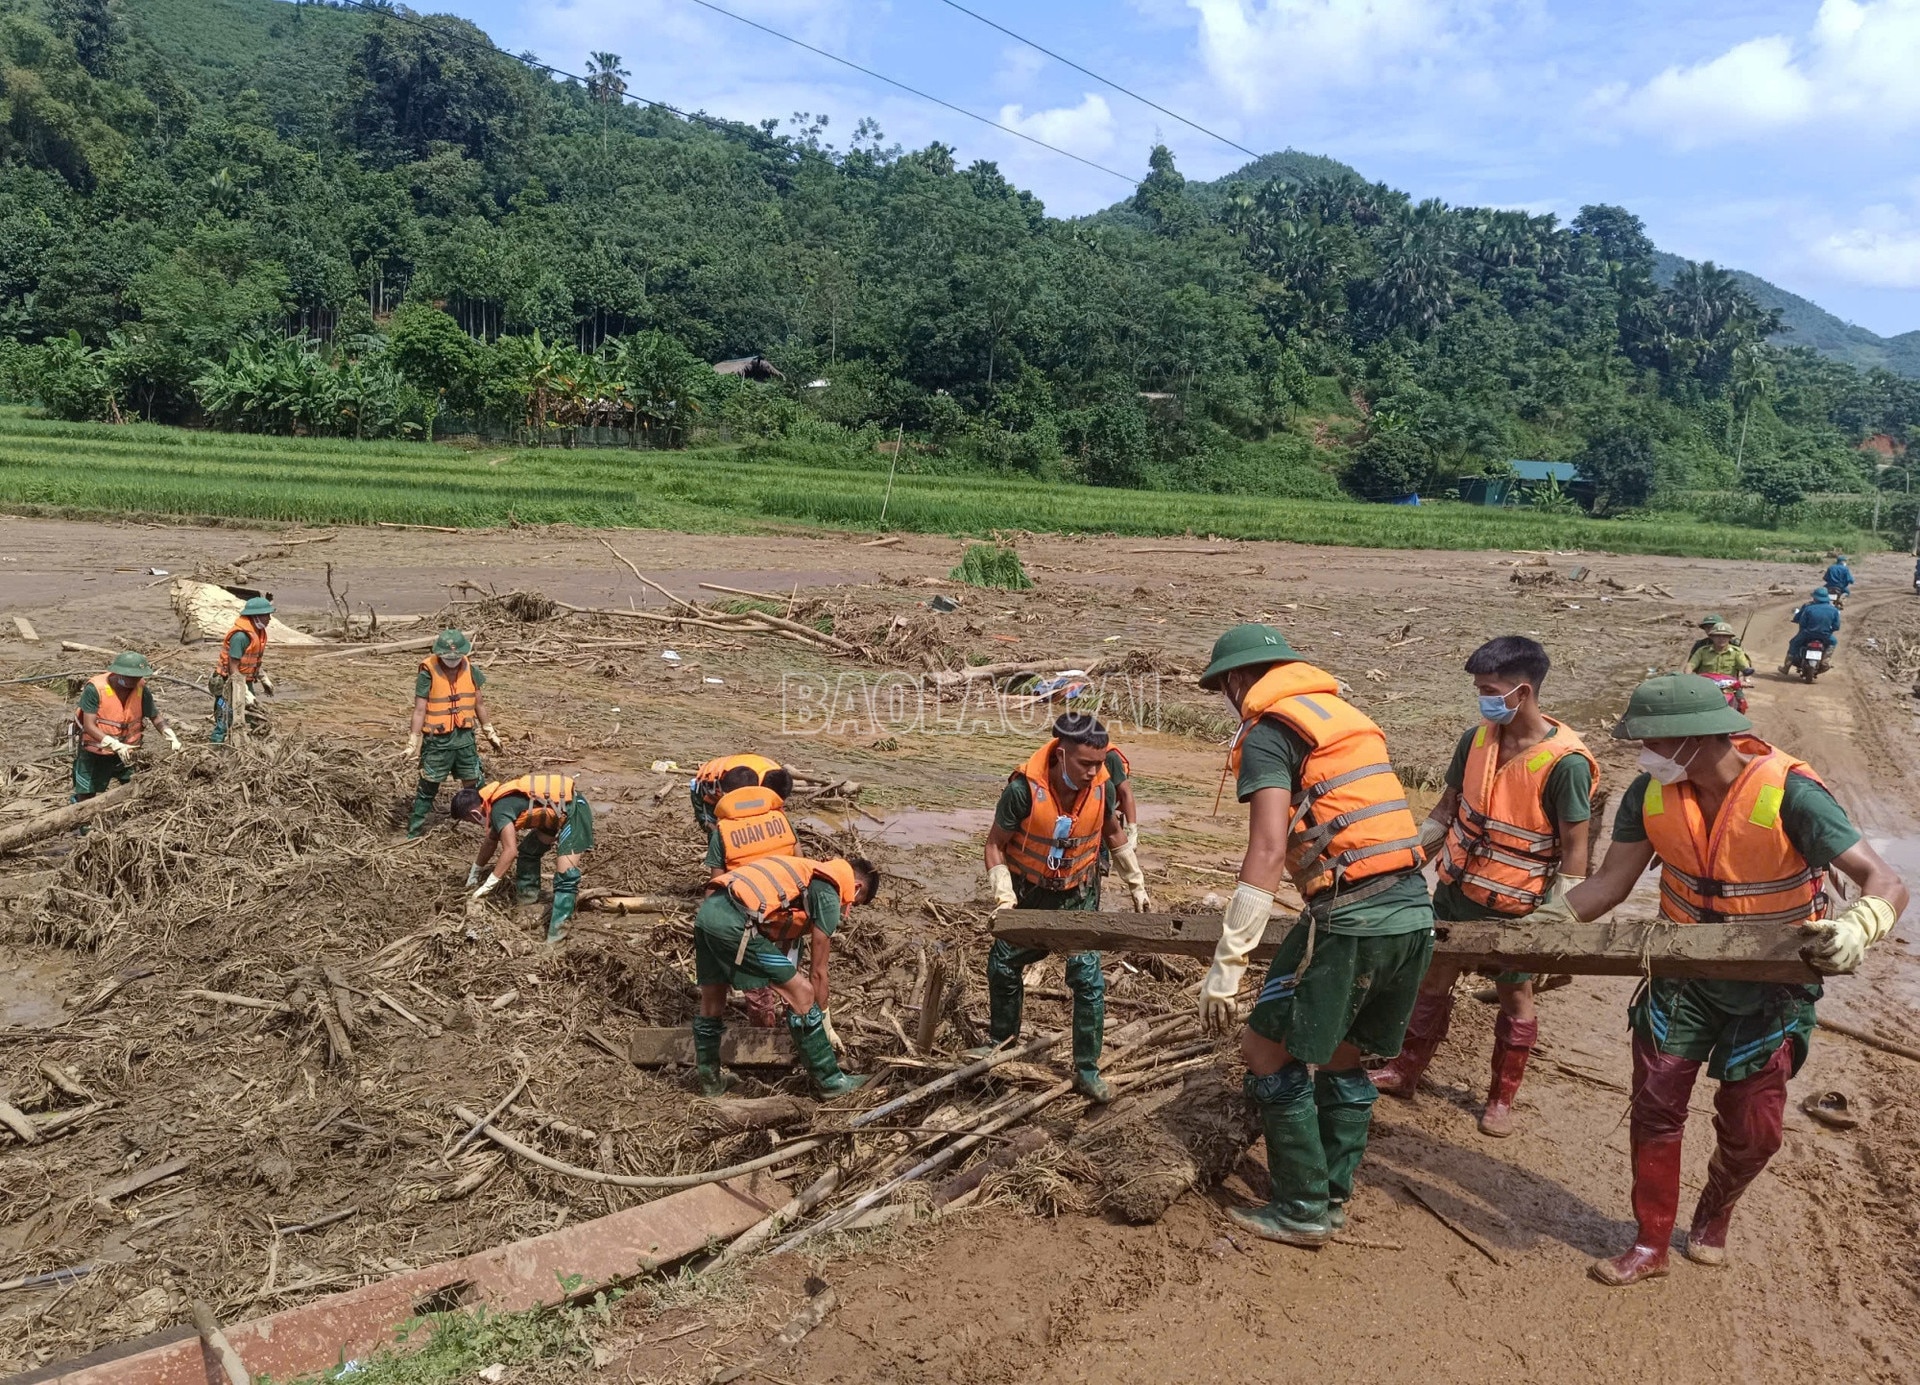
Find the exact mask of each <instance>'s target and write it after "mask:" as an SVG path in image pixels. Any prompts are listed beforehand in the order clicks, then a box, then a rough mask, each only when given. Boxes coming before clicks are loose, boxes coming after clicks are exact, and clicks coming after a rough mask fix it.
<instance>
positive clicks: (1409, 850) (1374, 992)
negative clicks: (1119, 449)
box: [1200, 625, 1433, 1246]
mask: <svg viewBox="0 0 1920 1385" xmlns="http://www.w3.org/2000/svg"><path fill="white" fill-rule="evenodd" d="M1200 686H1201V687H1203V688H1206V689H1209V690H1211V691H1215V692H1219V693H1221V694H1223V695H1224V696H1225V697H1226V699H1227V701H1228V703H1229V704H1230V705H1231V706H1232V707H1233V710H1234V715H1236V716H1237V717H1239V718H1240V732H1239V734H1238V735H1237V736H1236V737H1235V738H1234V748H1233V750H1232V752H1231V754H1230V757H1229V765H1230V767H1231V768H1232V769H1233V770H1235V771H1236V773H1237V776H1238V779H1237V786H1238V792H1239V797H1240V801H1241V802H1243V803H1245V804H1247V807H1248V838H1247V853H1246V857H1245V859H1244V860H1243V861H1242V863H1241V867H1240V883H1239V885H1238V886H1237V887H1236V888H1235V890H1234V894H1233V899H1232V901H1231V902H1230V903H1229V904H1228V906H1227V912H1226V917H1225V918H1224V919H1223V920H1222V923H1221V930H1220V942H1219V945H1218V946H1217V948H1216V949H1215V952H1214V962H1213V968H1212V970H1210V971H1209V972H1208V973H1207V978H1206V980H1205V982H1204V983H1202V986H1201V990H1200V1015H1201V1022H1202V1023H1203V1024H1204V1025H1205V1026H1206V1027H1207V1028H1209V1029H1213V1030H1220V1029H1224V1028H1226V1027H1227V1026H1229V1025H1230V1024H1232V1023H1233V1021H1234V1019H1235V1016H1236V1013H1237V1011H1236V997H1237V996H1238V995H1239V991H1240V982H1241V979H1242V978H1243V977H1244V975H1245V974H1246V969H1247V961H1248V958H1249V956H1250V954H1251V953H1252V952H1253V949H1254V947H1255V946H1256V945H1257V944H1258V943H1259V942H1260V939H1261V937H1262V935H1263V934H1264V933H1265V932H1266V928H1267V919H1268V916H1269V914H1270V913H1271V911H1272V909H1273V893H1274V890H1275V889H1277V888H1278V887H1279V884H1280V880H1281V877H1282V875H1283V874H1284V875H1286V876H1287V877H1289V878H1291V879H1292V881H1293V883H1294V884H1295V885H1296V886H1297V887H1298V888H1299V890H1300V892H1301V895H1302V896H1303V897H1304V898H1305V900H1306V903H1307V907H1306V909H1305V911H1304V912H1303V913H1302V914H1301V916H1300V918H1299V920H1298V921H1297V922H1296V923H1295V924H1294V925H1293V927H1292V928H1291V929H1289V930H1288V932H1287V934H1286V936H1285V937H1284V938H1283V939H1282V940H1281V942H1280V946H1279V949H1278V951H1277V952H1276V953H1275V955H1274V959H1273V962H1272V965H1271V966H1270V967H1269V968H1268V971H1267V979H1266V984H1265V985H1263V986H1262V987H1261V989H1260V996H1259V999H1258V1000H1257V1001H1256V1002H1255V1004H1254V1007H1253V1011H1252V1013H1251V1014H1250V1015H1249V1016H1248V1018H1247V1025H1246V1028H1245V1029H1244V1030H1243V1031H1242V1033H1241V1038H1240V1052H1241V1056H1242V1057H1243V1058H1244V1059H1245V1060H1246V1064H1247V1079H1246V1089H1247V1096H1248V1098H1249V1099H1250V1100H1251V1101H1252V1102H1253V1104H1254V1105H1255V1107H1256V1108H1257V1109H1258V1110H1259V1112H1260V1119H1261V1124H1262V1128H1263V1129H1264V1131H1265V1134H1266V1140H1267V1169H1268V1172H1269V1174H1270V1176H1271V1179H1272V1184H1273V1196H1272V1200H1271V1201H1270V1202H1269V1203H1268V1205H1267V1206H1265V1207H1260V1208H1234V1209H1232V1211H1231V1212H1230V1214H1229V1215H1230V1216H1231V1217H1232V1218H1233V1220H1234V1221H1235V1222H1236V1223H1238V1224H1239V1225H1240V1226H1243V1227H1245V1228H1246V1229H1247V1230H1248V1231H1251V1232H1253V1233H1254V1234H1255V1235H1257V1236H1262V1237H1265V1238H1266V1239H1268V1240H1273V1241H1281V1242H1284V1243H1286V1244H1289V1245H1299V1246H1318V1245H1322V1244H1324V1243H1325V1242H1326V1240H1327V1238H1328V1237H1329V1236H1331V1235H1332V1233H1333V1232H1334V1231H1335V1230H1337V1229H1339V1228H1340V1227H1341V1226H1343V1225H1345V1224H1346V1205H1347V1202H1348V1201H1349V1200H1350V1199H1351V1198H1352V1196H1353V1179H1354V1173H1355V1171H1356V1170H1357V1169H1358V1168H1359V1166H1360V1159H1361V1156H1362V1155H1363V1154H1365V1152H1366V1148H1367V1132H1368V1127H1369V1125H1370V1123H1371V1121H1372V1118H1373V1102H1374V1097H1375V1092H1374V1087H1373V1083H1372V1082H1370V1081H1369V1080H1368V1079H1367V1074H1366V1072H1365V1071H1364V1070H1363V1069H1362V1068H1361V1065H1360V1060H1361V1055H1362V1054H1367V1053H1372V1054H1378V1055H1380V1056H1382V1057H1388V1058H1390V1057H1392V1056H1393V1055H1395V1054H1397V1053H1398V1052H1399V1051H1400V1041H1401V1037H1402V1035H1404V1034H1405V1032H1406V1028H1407V1016H1408V1015H1409V1014H1411V1013H1412V1011H1413V1004H1414V999H1415V997H1416V996H1417V995H1418V994H1419V990H1420V978H1421V977H1422V976H1423V975H1425V973H1426V970H1427V963H1428V962H1429V961H1430V960H1431V958H1432V956H1433V904H1432V902H1431V901H1430V900H1429V899H1428V897H1427V886H1426V881H1425V880H1424V879H1423V878H1422V876H1421V874H1420V866H1421V862H1422V861H1423V859H1424V858H1423V856H1422V854H1421V850H1420V829H1419V826H1418V824H1417V823H1415V822H1414V820H1413V814H1412V812H1411V811H1410V810H1409V809H1408V807H1407V803H1406V793H1405V791H1404V790H1403V789H1402V788H1401V787H1400V781H1399V777H1398V776H1397V775H1396V774H1395V773H1394V770H1393V766H1392V764H1391V763H1390V761H1389V759H1388V756H1387V745H1386V738H1385V736H1383V735H1382V734H1381V731H1380V728H1379V727H1378V726H1375V725H1374V724H1373V722H1372V721H1371V720H1369V719H1368V718H1367V717H1366V716H1365V715H1364V714H1362V713H1361V712H1360V710H1359V709H1358V708H1356V707H1354V706H1353V705H1352V704H1350V703H1348V702H1346V701H1345V700H1344V699H1343V698H1342V697H1341V696H1340V685H1339V681H1338V680H1337V679H1335V678H1334V677H1333V675H1331V674H1329V673H1327V672H1325V671H1324V670H1322V669H1317V668H1315V667H1313V666H1312V665H1311V664H1308V663H1306V662H1305V661H1304V660H1302V659H1301V657H1300V655H1299V654H1297V653H1296V652H1295V651H1294V649H1293V647H1292V646H1291V645H1290V644H1288V643H1287V637H1286V636H1285V635H1283V634H1282V633H1281V632H1280V631H1278V630H1276V629H1274V628H1273V627H1271V626H1267V625H1239V626H1235V627H1234V628H1233V629H1231V630H1229V631H1227V633H1226V634H1224V635H1222V636H1221V637H1220V638H1219V640H1217V641H1216V642H1215V643H1214V646H1213V658H1212V660H1211V661H1210V662H1209V663H1208V665H1207V669H1206V672H1205V673H1203V674H1202V675H1201V678H1200ZM1310 1068H1318V1069H1319V1072H1318V1074H1317V1075H1316V1074H1314V1073H1313V1072H1312V1071H1310Z"/></svg>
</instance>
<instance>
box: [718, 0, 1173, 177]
mask: <svg viewBox="0 0 1920 1385" xmlns="http://www.w3.org/2000/svg"><path fill="white" fill-rule="evenodd" d="M689 3H690V4H695V5H698V6H700V7H701V8H702V9H707V10H712V11H713V12H714V13H715V14H719V15H725V16H726V17H727V18H728V19H731V20H734V21H735V22H737V23H740V24H744V25H746V26H747V27H748V28H749V29H758V30H759V31H760V32H761V33H763V34H771V35H772V36H773V37H775V38H777V39H780V40H782V41H783V42H786V43H791V44H792V45H793V46H794V47H796V48H804V49H806V50H807V51H808V52H809V53H814V54H818V55H819V56H820V57H823V58H826V59H827V60H828V61H830V62H836V63H839V64H840V65H841V66H842V67H850V68H852V69H853V70H854V71H855V72H859V73H862V74H864V75H866V76H868V77H871V78H873V79H874V80H875V81H876V82H885V83H886V84H887V85H888V86H890V87H897V88H899V89H900V90H901V91H904V92H906V93H907V94H908V95H910V96H917V97H919V98H920V99H921V100H922V101H931V102H932V103H933V104H934V105H936V106H942V107H945V108H946V109H947V110H950V111H952V112H954V114H956V115H964V116H965V117H966V118H967V119H968V120H977V121H979V122H980V123H981V124H982V125H989V126H992V127H993V128H994V129H996V130H999V131H1001V132H1002V133H1004V134H1009V135H1012V136H1013V137H1014V138H1016V139H1023V140H1025V141H1026V142H1027V143H1028V144H1035V145H1038V146H1039V147H1040V148H1042V149H1045V150H1048V151H1049V152H1051V153H1055V154H1059V155H1061V156H1062V157H1063V158H1068V159H1072V160H1073V161H1074V162H1075V163H1081V164H1085V165H1086V166H1087V167H1088V168H1092V169H1097V170H1099V171H1100V172H1101V173H1104V174H1106V175H1107V176H1108V177H1111V178H1118V179H1119V180H1120V181H1121V182H1123V183H1125V184H1126V185H1127V186H1128V187H1132V186H1133V185H1134V183H1135V182H1137V181H1138V180H1137V179H1135V178H1133V177H1131V176H1129V175H1127V174H1125V173H1122V172H1120V171H1119V170H1118V169H1113V168H1108V167H1107V166H1106V165H1105V164H1100V163H1095V162H1094V161H1093V160H1092V159H1084V158H1081V157H1080V155H1078V154H1075V153H1072V152H1071V151H1069V150H1066V149H1062V148H1060V147H1059V146H1058V145H1056V144H1048V143H1047V142H1046V141H1045V140H1043V139H1036V138H1035V137H1034V136H1032V135H1030V134H1027V133H1026V132H1025V131H1024V130H1016V129H1014V128H1013V127H1012V126H1011V125H1002V124H1001V123H1000V122H999V121H997V120H990V119H988V118H987V117H986V116H984V115H981V114H979V113H978V112H976V111H970V110H968V109H967V108H966V107H965V106H956V105H954V104H953V102H951V101H943V100H942V99H941V98H940V97H938V96H935V95H933V94H932V93H931V92H925V91H922V90H920V88H918V87H910V86H908V85H907V84H906V83H905V82H901V81H896V80H895V79H894V78H892V77H889V76H887V75H886V74H885V73H884V72H875V71H874V70H873V69H872V68H870V67H862V66H861V65H860V64H859V63H857V62H854V61H853V60H852V59H851V58H843V57H841V56H840V55H839V54H838V53H829V52H828V51H827V50H826V49H824V48H816V47H814V46H813V45H812V44H811V43H808V42H806V41H805V40H804V39H797V38H795V37H794V36H793V35H791V34H783V33H781V32H780V31H779V30H778V29H774V28H770V27H768V26H767V25H765V24H762V23H760V22H759V21H758V20H754V19H748V18H747V17H746V16H745V15H742V14H735V13H734V12H733V11H732V10H728V9H722V8H721V7H720V6H718V5H716V4H714V3H713V0H689ZM1023 41H1024V40H1023ZM1063 61H1064V60H1063ZM1128 94H1129V95H1131V94H1132V93H1128ZM1169 114H1171V112H1169ZM1177 118H1178V117H1176V119H1177Z"/></svg>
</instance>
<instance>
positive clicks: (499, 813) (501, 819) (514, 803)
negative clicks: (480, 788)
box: [487, 793, 533, 832]
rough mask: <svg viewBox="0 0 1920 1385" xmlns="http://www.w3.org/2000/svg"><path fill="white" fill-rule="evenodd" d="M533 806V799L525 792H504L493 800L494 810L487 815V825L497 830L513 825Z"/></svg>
mask: <svg viewBox="0 0 1920 1385" xmlns="http://www.w3.org/2000/svg"><path fill="white" fill-rule="evenodd" d="M532 806H533V800H532V799H531V798H528V797H527V796H526V795H525V794H523V793H510V794H504V795H502V796H501V797H499V798H496V799H494V800H493V811H492V812H491V813H489V814H488V815H487V826H488V827H490V828H492V829H493V830H494V831H495V832H499V831H501V830H503V829H505V828H508V827H511V826H513V825H514V823H516V822H518V821H520V815H521V814H522V813H524V812H526V811H527V809H528V808H530V807H532Z"/></svg>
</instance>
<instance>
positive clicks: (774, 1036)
mask: <svg viewBox="0 0 1920 1385" xmlns="http://www.w3.org/2000/svg"><path fill="white" fill-rule="evenodd" d="M627 1056H628V1057H629V1058H631V1059H632V1060H633V1065H634V1066H635V1067H637V1068H659V1067H665V1066H666V1065H667V1064H668V1063H680V1064H682V1065H687V1066H691V1064H692V1063H693V1030H692V1029H691V1028H687V1029H642V1030H641V1031H640V1032H639V1033H637V1034H635V1035H634V1036H633V1042H632V1043H630V1044H628V1045H627ZM720 1061H721V1062H723V1063H725V1064H726V1065H727V1066H728V1067H731V1068H780V1067H788V1066H790V1065H791V1064H792V1063H793V1040H792V1039H790V1038H788V1037H787V1031H786V1029H785V1028H784V1027H782V1028H779V1029H755V1028H753V1027H751V1026H749V1025H744V1024H729V1025H728V1026H727V1032H726V1035H725V1037H723V1038H722V1039H721V1040H720Z"/></svg>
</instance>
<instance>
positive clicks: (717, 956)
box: [693, 856, 880, 1097]
mask: <svg viewBox="0 0 1920 1385" xmlns="http://www.w3.org/2000/svg"><path fill="white" fill-rule="evenodd" d="M707 891H708V893H707V897H706V899H705V900H703V901H702V902H701V905H700V908H699V910H698V911H697V912H696V913H695V914H694V916H693V960H694V974H695V977H696V979H697V980H698V981H699V984H700V1012H699V1014H698V1016H696V1018H695V1019H694V1021H693V1051H694V1070H695V1073H696V1075H697V1077H698V1079H699V1083H700V1092H701V1095H703V1096H709V1097H714V1096H719V1095H721V1094H722V1093H724V1092H725V1091H726V1090H727V1088H728V1087H729V1086H731V1085H732V1079H731V1078H730V1077H728V1075H727V1074H726V1072H725V1070H724V1069H722V1067H721V1066H720V1041H721V1039H722V1038H723V1037H724V1035H725V1031H726V1019H725V1016H726V1013H727V990H728V988H729V987H731V988H734V989H737V990H742V991H748V992H752V991H756V990H759V989H761V988H763V987H769V986H770V987H772V988H773V989H774V990H775V991H777V992H779V994H780V996H781V998H782V999H784V1000H785V1001H786V1002H787V1004H788V1006H789V1007H790V1009H791V1013H790V1014H788V1016H787V1030H788V1032H789V1033H790V1034H792V1036H793V1043H794V1048H795V1049H796V1050H798V1052H799V1054H800V1061H801V1062H802V1063H803V1064H804V1065H805V1066H806V1069H807V1072H808V1074H809V1075H810V1076H811V1077H812V1078H813V1082H814V1085H815V1086H816V1087H818V1088H819V1089H820V1091H821V1092H822V1093H823V1094H825V1095H827V1096H838V1095H839V1094H840V1093H842V1092H850V1091H852V1090H853V1089H854V1088H856V1087H858V1086H860V1085H861V1084H862V1083H864V1082H865V1081H866V1080H867V1079H866V1078H865V1077H863V1076H859V1075H857V1074H848V1073H844V1072H842V1071H841V1070H840V1064H839V1061H838V1060H837V1059H836V1058H835V1057H834V1056H833V1040H832V1030H831V1029H830V1028H829V1027H828V1024H827V1019H826V1015H825V1013H824V1012H823V1011H822V1009H821V1007H820V1001H821V999H822V997H821V996H820V995H819V993H818V992H816V990H815V988H814V984H813V982H812V981H811V980H810V979H809V978H808V977H806V976H803V975H801V973H800V969H799V967H798V966H797V965H796V964H795V962H794V960H793V958H792V956H791V955H789V952H788V948H789V947H790V946H791V945H792V944H794V943H796V942H798V941H799V940H800V939H801V938H803V937H808V936H809V935H818V936H816V937H814V938H813V940H812V941H813V949H814V951H815V953H816V955H821V954H823V953H824V950H825V947H826V942H825V939H827V938H828V937H831V936H832V935H833V934H834V933H836V932H838V931H839V929H840V927H841V925H842V924H843V923H844V922H845V920H846V916H847V911H848V910H850V909H851V908H852V907H853V906H854V905H856V904H866V903H869V902H871V901H872V899H873V897H874V896H875V895H876V894H878V893H879V891H880V872H879V871H878V870H876V869H875V868H874V866H873V865H872V863H871V862H868V861H863V860H860V859H858V858H855V859H853V860H850V861H847V860H838V859H836V860H831V861H813V860H808V859H806V858H804V857H800V856H765V857H762V858H760V859H759V860H757V861H750V862H748V863H747V864H746V865H744V866H741V867H739V868H738V869H736V870H730V871H726V872H724V873H722V874H720V875H718V876H716V877H715V878H714V880H713V882H712V883H711V884H710V885H709V886H708V887H707Z"/></svg>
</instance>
